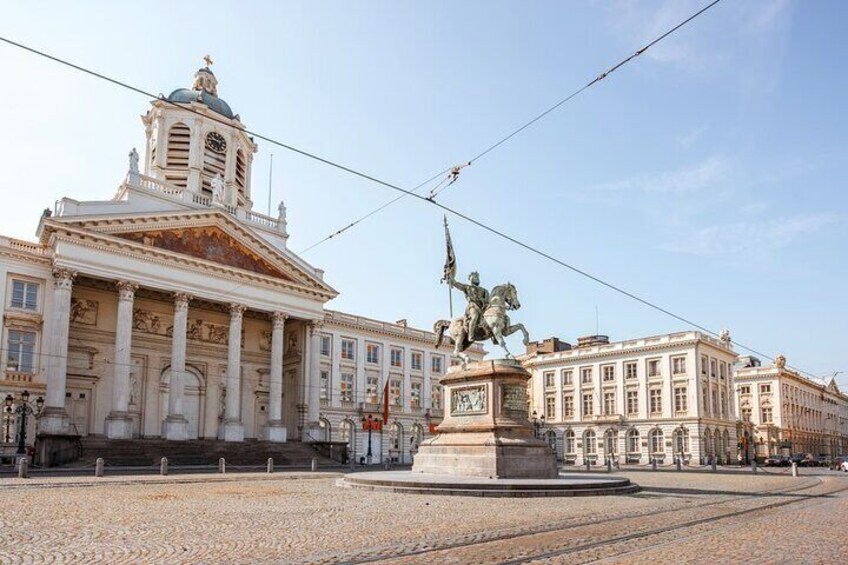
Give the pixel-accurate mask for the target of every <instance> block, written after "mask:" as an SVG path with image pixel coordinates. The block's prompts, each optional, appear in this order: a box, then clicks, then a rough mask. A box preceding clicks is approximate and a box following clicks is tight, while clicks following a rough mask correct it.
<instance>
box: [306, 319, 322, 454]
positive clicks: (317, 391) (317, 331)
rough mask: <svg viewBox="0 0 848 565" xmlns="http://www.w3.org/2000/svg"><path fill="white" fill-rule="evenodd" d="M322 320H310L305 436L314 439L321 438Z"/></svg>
mask: <svg viewBox="0 0 848 565" xmlns="http://www.w3.org/2000/svg"><path fill="white" fill-rule="evenodd" d="M321 327H322V324H321V322H319V321H317V320H313V321H311V322H309V365H308V366H307V371H308V373H307V374H308V378H307V379H306V426H307V430H309V433H308V434H307V437H306V438H305V439H306V440H307V441H314V440H317V439H319V438H321V435H320V434H321V432H320V430H318V428H319V426H318V418H319V416H320V408H321Z"/></svg>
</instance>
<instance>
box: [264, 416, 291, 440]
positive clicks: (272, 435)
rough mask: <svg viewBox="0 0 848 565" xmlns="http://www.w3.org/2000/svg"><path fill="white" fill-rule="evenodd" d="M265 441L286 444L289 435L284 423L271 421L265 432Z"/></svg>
mask: <svg viewBox="0 0 848 565" xmlns="http://www.w3.org/2000/svg"><path fill="white" fill-rule="evenodd" d="M262 435H263V439H264V440H265V441H272V442H275V443H285V442H286V440H287V439H288V437H287V436H288V433H287V430H286V426H285V424H283V422H282V421H276V422H274V421H271V422H268V425H267V426H266V427H265V429H264V430H263V434H262Z"/></svg>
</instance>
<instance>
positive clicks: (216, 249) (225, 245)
mask: <svg viewBox="0 0 848 565" xmlns="http://www.w3.org/2000/svg"><path fill="white" fill-rule="evenodd" d="M114 235H115V236H116V237H120V238H121V239H127V240H129V241H134V242H136V243H140V244H142V245H144V246H147V247H156V248H159V249H164V250H165V251H170V252H172V253H179V254H181V255H188V256H190V257H196V258H198V259H205V260H207V261H212V262H213V263H217V264H218V265H226V266H228V267H235V268H237V269H244V270H245V271H250V272H252V273H259V274H260V275H266V276H269V277H274V278H279V279H284V280H287V281H292V282H293V281H294V280H295V279H294V278H293V277H292V276H291V275H289V274H287V273H285V272H283V271H282V270H281V269H280V268H279V267H277V266H275V265H273V264H272V263H271V262H269V261H267V260H265V259H264V258H263V257H262V256H261V255H260V254H258V253H256V252H255V251H253V250H251V249H250V248H249V247H247V246H245V245H243V244H242V243H240V242H239V241H237V240H236V239H234V238H233V237H231V236H230V235H229V234H227V233H226V232H225V231H224V230H222V229H221V228H219V227H217V226H201V227H186V228H172V229H162V230H145V231H137V232H130V233H116V234H114Z"/></svg>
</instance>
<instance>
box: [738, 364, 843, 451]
mask: <svg viewBox="0 0 848 565" xmlns="http://www.w3.org/2000/svg"><path fill="white" fill-rule="evenodd" d="M735 386H736V405H737V410H738V412H739V415H740V417H741V418H742V421H743V422H744V423H745V425H746V427H748V428H749V435H750V436H751V438H752V442H751V444H750V448H751V449H752V450H756V454H757V457H760V458H762V457H768V456H769V455H775V454H778V455H792V454H795V453H809V454H812V455H826V456H833V457H835V456H837V455H844V454H846V453H848V396H846V395H845V394H844V393H842V392H841V391H840V390H839V387H837V386H836V381H835V380H834V379H833V378H831V379H830V381H829V382H828V383H827V384H821V383H817V382H815V381H813V380H811V379H809V378H807V377H805V376H803V375H801V374H800V373H798V372H797V371H795V370H792V369H790V368H789V367H787V366H786V357H784V356H783V355H778V356H777V358H776V359H775V362H774V364H772V365H771V366H768V367H763V366H762V364H761V362H760V360H759V359H757V358H756V357H751V356H748V357H741V358H740V359H739V362H738V364H737V368H736V385H735Z"/></svg>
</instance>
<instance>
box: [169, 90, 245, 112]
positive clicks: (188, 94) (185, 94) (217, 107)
mask: <svg viewBox="0 0 848 565" xmlns="http://www.w3.org/2000/svg"><path fill="white" fill-rule="evenodd" d="M168 101H169V102H177V103H179V104H189V103H191V102H200V103H202V104H205V105H206V106H207V107H209V109H210V110H212V111H213V112H216V113H218V114H221V115H222V116H225V117H227V118H231V119H232V118H235V114H234V113H233V111H232V109H231V108H230V105H229V104H227V103H226V102H224V101H223V100H221V99H220V98H218V97H217V96H213V95H212V94H209V93H208V92H206V91H205V90H192V89H190V88H178V89H176V90H175V91H173V92H172V93H171V94H169V95H168Z"/></svg>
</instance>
